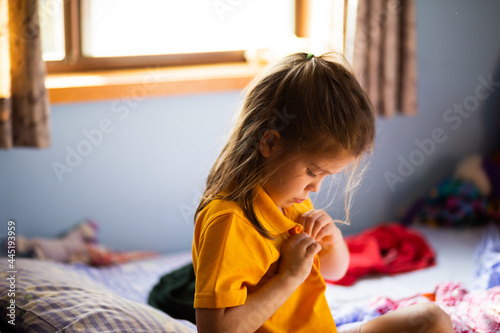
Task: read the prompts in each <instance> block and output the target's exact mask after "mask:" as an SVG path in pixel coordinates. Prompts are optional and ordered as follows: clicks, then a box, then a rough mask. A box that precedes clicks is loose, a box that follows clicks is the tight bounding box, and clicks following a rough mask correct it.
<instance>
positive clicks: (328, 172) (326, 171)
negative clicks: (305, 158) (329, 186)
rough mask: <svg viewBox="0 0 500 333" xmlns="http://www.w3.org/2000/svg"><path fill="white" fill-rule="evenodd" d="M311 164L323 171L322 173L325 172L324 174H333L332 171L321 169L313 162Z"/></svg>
mask: <svg viewBox="0 0 500 333" xmlns="http://www.w3.org/2000/svg"><path fill="white" fill-rule="evenodd" d="M311 165H312V166H313V167H315V168H316V169H318V170H319V171H321V172H323V173H326V174H329V175H333V174H334V173H333V172H330V171H328V170H325V169H321V168H320V167H319V166H317V165H316V164H314V163H311Z"/></svg>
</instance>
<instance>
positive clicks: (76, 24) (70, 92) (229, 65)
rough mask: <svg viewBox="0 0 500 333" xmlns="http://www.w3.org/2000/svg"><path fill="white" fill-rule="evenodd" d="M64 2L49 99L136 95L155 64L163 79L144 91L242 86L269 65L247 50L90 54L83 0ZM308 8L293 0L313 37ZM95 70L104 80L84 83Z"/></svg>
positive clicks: (302, 28) (303, 29) (299, 31)
mask: <svg viewBox="0 0 500 333" xmlns="http://www.w3.org/2000/svg"><path fill="white" fill-rule="evenodd" d="M346 1H347V0H346ZM63 8H64V38H65V43H64V44H65V56H64V58H63V59H62V60H58V61H46V62H45V63H46V67H47V73H48V76H47V80H46V86H47V88H48V91H49V98H50V101H51V103H72V102H82V101H94V100H109V99H118V98H124V96H125V97H126V96H129V97H130V96H134V94H136V92H137V91H139V90H140V89H139V88H138V86H140V85H143V81H144V78H145V77H147V76H148V75H151V74H150V73H151V71H152V70H154V71H156V72H158V73H162V77H163V78H165V79H161V80H159V81H157V82H156V83H157V84H155V85H154V88H152V86H149V87H147V89H142V90H141V93H142V95H141V96H142V97H144V96H165V95H179V94H191V93H205V92H216V91H230V90H241V89H243V88H244V87H245V86H247V85H248V83H249V82H250V81H251V80H252V79H253V78H254V77H255V76H256V75H257V74H258V73H259V72H260V71H261V70H262V68H264V66H265V65H267V64H266V63H257V64H256V63H255V62H254V61H253V62H252V61H247V59H246V58H245V51H243V50H240V51H225V52H203V53H202V52H200V53H186V54H164V55H145V56H124V57H86V56H84V55H83V54H82V46H81V38H80V36H81V24H80V22H81V21H80V17H81V0H63ZM310 8H311V1H310V0H295V35H296V36H297V37H300V38H308V37H309V28H310V23H311V22H310V12H311V10H310ZM221 73H222V74H221ZM95 76H98V77H99V78H100V79H101V80H100V83H90V84H85V83H81V82H86V80H87V79H88V78H91V77H95ZM75 82H77V83H75ZM143 87H144V86H143ZM142 97H141V98H142Z"/></svg>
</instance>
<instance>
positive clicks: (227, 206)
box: [197, 198, 247, 224]
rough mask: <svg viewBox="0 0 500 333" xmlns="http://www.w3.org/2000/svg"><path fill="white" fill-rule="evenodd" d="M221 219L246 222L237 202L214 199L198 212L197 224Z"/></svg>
mask: <svg viewBox="0 0 500 333" xmlns="http://www.w3.org/2000/svg"><path fill="white" fill-rule="evenodd" d="M221 217H224V219H226V220H227V219H233V218H237V219H241V220H247V218H246V217H245V213H244V212H243V209H242V208H241V207H240V205H239V204H238V203H237V202H235V201H230V200H224V199H221V198H216V199H214V200H212V201H211V202H210V203H209V204H208V205H207V206H206V207H205V208H203V209H202V210H201V211H200V213H199V214H198V218H197V223H198V222H204V224H206V223H211V222H213V221H215V220H221Z"/></svg>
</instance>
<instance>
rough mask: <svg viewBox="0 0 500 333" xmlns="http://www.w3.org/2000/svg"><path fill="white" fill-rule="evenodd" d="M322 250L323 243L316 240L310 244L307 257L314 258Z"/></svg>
mask: <svg viewBox="0 0 500 333" xmlns="http://www.w3.org/2000/svg"><path fill="white" fill-rule="evenodd" d="M320 251H321V245H320V244H319V243H316V242H314V243H313V244H311V245H309V246H308V247H307V249H306V258H308V259H312V258H314V256H315V255H316V254H318V253H319V252H320Z"/></svg>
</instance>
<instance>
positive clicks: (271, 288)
mask: <svg viewBox="0 0 500 333" xmlns="http://www.w3.org/2000/svg"><path fill="white" fill-rule="evenodd" d="M337 58H338V57H337ZM374 137H375V118H374V114H373V110H372V106H371V103H370V101H369V99H368V97H367V95H366V94H365V93H364V92H363V90H362V89H361V87H360V86H359V84H358V82H357V80H356V79H355V77H354V76H353V75H352V74H351V72H350V71H349V70H347V69H346V66H345V65H343V64H342V63H341V62H339V61H338V60H336V59H335V57H333V56H332V55H322V56H320V57H315V56H313V55H312V54H309V55H307V54H305V53H297V54H293V55H290V56H288V57H286V58H285V59H283V60H282V61H281V62H279V63H278V64H277V65H275V66H273V67H272V68H270V69H269V70H268V71H267V72H265V73H263V75H262V76H261V77H259V78H257V79H256V80H254V82H253V83H252V84H251V85H250V87H249V88H248V91H247V94H246V98H245V102H244V105H243V108H242V110H241V113H240V115H239V118H238V120H237V122H236V124H235V126H234V128H233V131H232V134H231V136H230V138H229V141H228V142H227V144H226V145H225V147H224V148H223V150H222V152H221V154H220V156H219V158H218V159H217V161H216V162H215V164H214V166H213V167H212V169H211V171H210V173H209V175H208V179H207V185H206V190H205V192H204V195H203V197H202V200H201V203H200V205H199V207H198V209H197V211H196V218H195V219H196V224H195V233H194V240H193V264H194V270H195V274H196V293H195V301H194V307H195V308H196V323H197V327H198V331H199V332H255V331H258V332H336V328H335V323H334V321H333V318H332V315H331V312H330V309H329V307H328V304H327V302H326V298H325V294H324V292H325V289H326V284H325V280H324V278H327V279H330V280H337V279H340V278H341V277H342V276H343V275H344V274H345V272H346V270H347V267H348V263H349V252H348V249H347V246H346V243H345V242H344V239H343V237H342V233H341V231H340V229H339V228H337V226H336V225H335V223H334V220H332V218H331V217H330V216H328V214H327V213H326V212H324V211H323V210H315V209H314V208H313V206H312V204H311V201H310V199H309V193H310V192H316V191H318V190H319V188H320V185H321V182H322V181H323V179H324V178H325V177H326V176H328V175H331V174H337V173H340V172H349V175H350V176H349V181H348V186H347V187H348V188H347V192H346V213H347V214H348V208H349V204H350V198H351V194H352V192H351V191H350V188H352V187H353V186H350V185H352V184H356V182H357V180H359V174H360V172H358V171H359V170H360V167H361V160H362V157H363V155H364V154H365V153H366V152H370V151H371V150H372V147H373V142H374ZM422 328H424V329H422ZM358 331H360V332H363V333H367V332H384V333H387V332H404V331H406V332H452V331H453V330H452V327H451V321H450V319H449V317H448V316H447V315H446V314H445V313H444V312H443V311H441V310H440V309H439V308H438V307H436V306H433V305H428V304H424V305H422V304H420V305H418V306H414V307H410V308H406V309H403V310H397V311H394V312H392V313H389V314H386V315H384V316H382V317H379V318H377V319H374V320H372V321H370V322H367V323H365V324H363V325H362V327H361V328H356V329H355V332H358Z"/></svg>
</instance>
